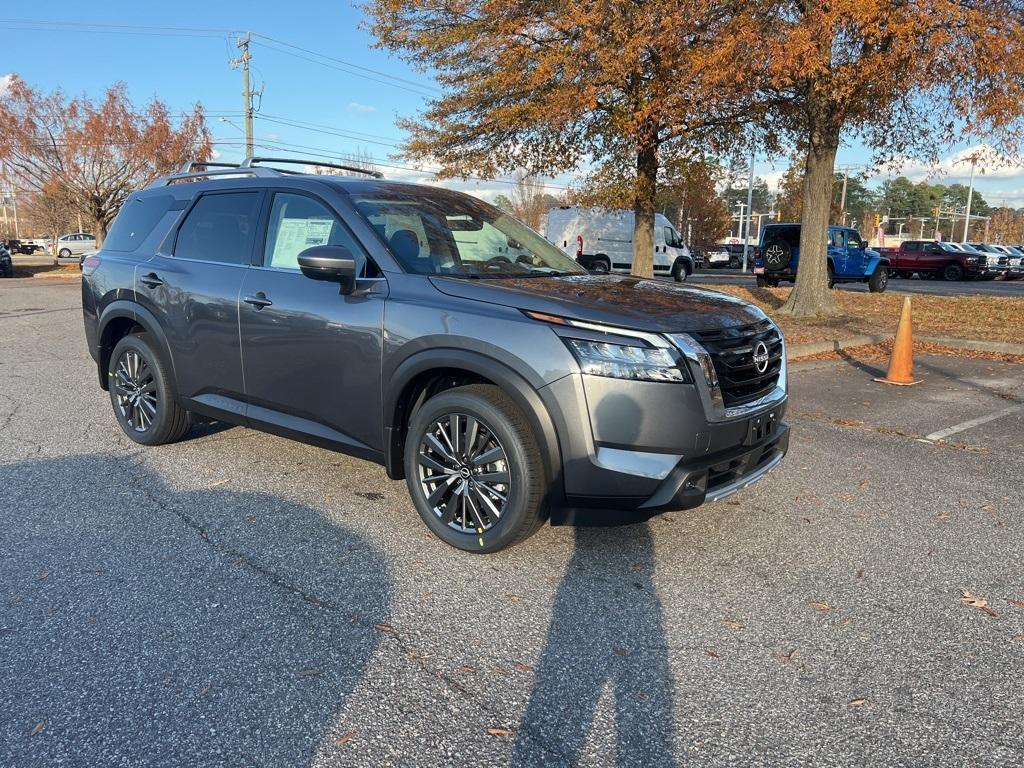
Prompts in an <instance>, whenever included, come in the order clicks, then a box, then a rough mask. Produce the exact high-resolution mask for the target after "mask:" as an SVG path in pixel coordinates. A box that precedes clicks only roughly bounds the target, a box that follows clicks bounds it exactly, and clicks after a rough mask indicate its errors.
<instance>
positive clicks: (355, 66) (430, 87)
mask: <svg viewBox="0 0 1024 768" xmlns="http://www.w3.org/2000/svg"><path fill="white" fill-rule="evenodd" d="M253 35H254V36H255V37H260V38H263V39H264V40H267V41H268V42H271V43H276V44H277V45H283V46H285V47H287V48H292V49H294V50H296V51H302V52H303V53H308V54H310V55H312V56H317V57H319V58H322V59H327V60H328V61H332V62H334V63H336V64H341V65H342V66H345V67H351V68H352V69H358V70H362V71H363V72H369V73H371V74H376V75H383V76H384V77H387V78H389V79H391V80H397V81H398V82H402V83H406V84H408V85H411V86H413V87H415V88H420V89H422V90H426V91H434V92H436V93H441V89H440V88H438V87H437V86H433V85H429V84H425V83H419V82H416V81H415V80H409V79H407V78H404V77H399V76H398V75H389V74H387V73H385V72H381V71H380V70H377V69H372V68H371V67H364V66H363V65H361V64H353V63H352V62H350V61H345V60H344V59H339V58H337V57H335V56H328V55H327V54H325V53H318V52H316V51H312V50H310V49H309V48H303V47H302V46H300V45H294V44H293V43H288V42H285V41H284V40H277V39H276V38H273V37H270V36H269V35H264V34H262V33H259V32H254V33H253Z"/></svg>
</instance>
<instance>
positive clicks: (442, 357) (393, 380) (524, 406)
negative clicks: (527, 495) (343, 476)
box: [383, 348, 561, 486]
mask: <svg viewBox="0 0 1024 768" xmlns="http://www.w3.org/2000/svg"><path fill="white" fill-rule="evenodd" d="M436 368H458V369H461V370H464V371H468V372H470V373H474V374H476V375H477V376H480V377H482V378H485V379H488V380H490V381H493V382H494V383H495V384H496V385H497V386H498V387H500V388H501V389H502V391H504V392H505V393H506V394H507V395H508V396H509V397H511V398H512V400H513V401H514V402H515V404H516V405H517V406H519V408H520V410H522V412H523V414H524V415H525V416H526V418H527V420H528V421H529V422H530V426H531V427H532V429H533V432H534V434H535V435H536V436H537V444H538V445H539V446H540V449H541V454H542V455H543V457H544V462H545V465H546V466H547V469H548V472H549V477H550V478H551V480H552V482H553V483H554V482H555V481H556V479H559V478H560V477H561V449H560V448H559V445H558V433H557V432H556V430H555V423H554V420H553V419H552V418H551V414H550V412H549V411H548V407H547V405H546V404H545V402H544V400H543V398H542V397H541V396H540V394H538V392H537V390H536V389H534V388H533V387H532V386H531V385H530V383H529V382H528V381H527V380H526V379H524V378H523V377H522V376H521V375H520V374H518V373H517V372H516V371H514V370H513V369H512V368H510V367H508V366H507V365H505V364H504V363H501V362H498V361H497V360H495V359H493V358H490V357H487V356H486V355H483V354H480V353H478V352H471V351H469V350H465V349H452V348H443V349H428V350H423V351H422V352H416V353H413V354H412V355H411V356H410V357H408V358H406V359H405V360H403V361H402V362H401V363H400V364H399V365H398V367H397V368H396V369H395V370H394V371H393V372H392V374H391V375H390V376H389V377H388V384H387V389H386V390H385V392H384V403H383V405H384V466H385V468H386V469H387V472H388V477H390V478H392V479H395V480H399V479H401V478H403V477H404V476H405V468H404V456H403V453H404V440H405V435H404V434H402V430H401V429H400V425H398V424H396V423H395V421H396V418H395V417H396V414H397V412H398V406H399V400H400V397H401V395H402V393H403V392H404V391H405V388H406V387H407V386H408V385H409V383H410V382H412V380H413V379H414V378H416V376H418V375H420V374H422V373H426V372H427V371H430V370H432V369H436ZM559 486H560V480H559Z"/></svg>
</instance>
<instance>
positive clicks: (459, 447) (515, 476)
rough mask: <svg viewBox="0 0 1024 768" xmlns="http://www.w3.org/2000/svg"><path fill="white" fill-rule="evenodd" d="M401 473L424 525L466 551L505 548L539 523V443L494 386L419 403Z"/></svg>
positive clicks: (542, 479) (542, 475)
mask: <svg viewBox="0 0 1024 768" xmlns="http://www.w3.org/2000/svg"><path fill="white" fill-rule="evenodd" d="M405 476H406V483H407V485H408V487H409V494H410V495H411V496H412V500H413V503H414V504H415V505H416V510H417V511H418V512H419V514H420V517H421V518H422V519H423V522H424V523H426V525H427V527H428V528H430V530H431V531H432V532H433V533H434V534H435V535H436V536H437V537H438V538H439V539H441V540H442V541H444V542H445V543H446V544H450V545H452V546H453V547H457V548H458V549H462V550H465V551H467V552H476V553H481V554H484V553H489V552H497V551H498V550H500V549H504V548H506V547H510V546H512V545H513V544H517V543H519V542H520V541H522V540H523V539H525V538H527V537H528V536H529V535H530V534H532V533H533V532H534V531H536V530H537V528H538V527H539V526H540V525H541V523H543V520H544V511H545V493H546V490H547V477H546V472H545V469H544V462H543V459H542V457H541V452H540V448H539V447H538V445H537V439H536V437H535V436H534V434H533V430H532V429H531V428H530V425H529V423H528V422H527V420H526V417H525V416H524V415H523V413H522V411H521V410H519V408H518V407H517V406H516V404H515V403H514V402H513V401H512V400H511V399H510V398H509V397H508V395H506V394H505V393H504V392H502V391H501V390H500V389H498V388H497V387H495V386H492V385H486V384H473V385H470V386H466V387H456V388H455V389H449V390H446V391H444V392H442V393H440V394H439V395H435V396H434V397H432V398H430V399H429V400H428V401H427V402H426V403H424V404H423V406H422V407H421V408H420V409H419V410H418V411H417V412H416V413H415V414H414V415H413V417H412V421H411V422H410V424H409V431H408V433H407V434H406V438H405Z"/></svg>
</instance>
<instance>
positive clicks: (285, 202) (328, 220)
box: [263, 193, 366, 275]
mask: <svg viewBox="0 0 1024 768" xmlns="http://www.w3.org/2000/svg"><path fill="white" fill-rule="evenodd" d="M316 245H341V246H344V247H345V248H347V249H348V250H349V251H350V252H351V254H352V258H353V259H355V261H356V274H359V275H363V274H364V267H365V265H366V253H365V251H363V249H362V247H361V246H360V245H359V243H358V242H357V241H356V239H355V237H354V236H353V235H352V233H351V232H349V231H348V228H347V227H345V225H344V224H342V223H341V222H340V221H338V218H337V217H336V216H335V215H334V214H333V213H332V212H331V211H330V210H328V208H327V206H325V205H324V204H323V203H321V202H319V201H318V200H314V199H313V198H312V197H307V196H306V195H293V194H287V193H280V194H276V195H274V205H273V206H272V208H271V210H270V224H269V226H268V227H267V244H266V247H265V248H264V249H263V266H265V267H274V268H276V269H294V270H298V268H299V254H300V253H302V252H303V251H304V250H306V249H307V248H312V247H313V246H316Z"/></svg>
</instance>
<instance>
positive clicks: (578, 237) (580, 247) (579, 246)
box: [576, 235, 583, 259]
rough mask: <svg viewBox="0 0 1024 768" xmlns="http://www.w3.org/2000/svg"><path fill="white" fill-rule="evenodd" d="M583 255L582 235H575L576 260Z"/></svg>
mask: <svg viewBox="0 0 1024 768" xmlns="http://www.w3.org/2000/svg"><path fill="white" fill-rule="evenodd" d="M582 255H583V235H576V258H577V259H578V258H579V257H580V256H582Z"/></svg>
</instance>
